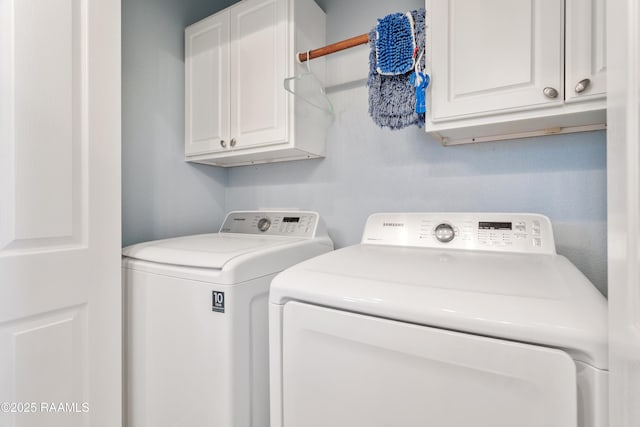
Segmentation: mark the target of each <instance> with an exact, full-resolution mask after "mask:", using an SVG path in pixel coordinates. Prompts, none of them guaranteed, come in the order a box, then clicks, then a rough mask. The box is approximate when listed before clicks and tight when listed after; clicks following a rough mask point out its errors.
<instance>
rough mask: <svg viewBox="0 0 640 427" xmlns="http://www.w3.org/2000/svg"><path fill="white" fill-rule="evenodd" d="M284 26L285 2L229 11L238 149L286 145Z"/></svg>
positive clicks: (255, 2) (255, 0) (252, 2)
mask: <svg viewBox="0 0 640 427" xmlns="http://www.w3.org/2000/svg"><path fill="white" fill-rule="evenodd" d="M288 23H289V17H288V0H245V1H242V2H240V3H238V4H237V5H236V6H234V7H233V8H232V9H231V40H232V47H231V138H233V145H234V146H235V147H236V148H245V147H250V146H256V145H268V144H273V143H281V142H286V141H287V139H288V110H287V109H288V105H287V94H286V92H285V90H284V87H283V81H284V78H285V77H287V73H288V67H287V63H288V60H289V54H290V52H289V50H290V49H289V44H288V42H287V39H288V37H287V33H288V32H287V28H288ZM291 54H292V53H291Z"/></svg>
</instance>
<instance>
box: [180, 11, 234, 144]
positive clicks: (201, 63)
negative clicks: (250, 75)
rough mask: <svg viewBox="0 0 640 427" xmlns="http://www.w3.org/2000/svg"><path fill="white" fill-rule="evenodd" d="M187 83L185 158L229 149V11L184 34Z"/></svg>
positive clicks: (193, 27) (187, 30) (208, 19)
mask: <svg viewBox="0 0 640 427" xmlns="http://www.w3.org/2000/svg"><path fill="white" fill-rule="evenodd" d="M185 83H186V87H185V93H186V100H185V131H186V135H185V153H186V155H187V156H189V155H194V154H204V153H212V152H217V151H223V150H225V149H228V148H229V147H230V143H229V11H228V10H226V11H223V12H220V13H218V14H216V15H213V16H210V17H208V18H206V19H204V20H202V21H200V22H197V23H195V24H193V25H191V26H190V27H187V29H186V30H185Z"/></svg>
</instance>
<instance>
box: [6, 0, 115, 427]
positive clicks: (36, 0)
mask: <svg viewBox="0 0 640 427" xmlns="http://www.w3.org/2000/svg"><path fill="white" fill-rule="evenodd" d="M119 252H120V2H113V1H108V0H0V426H2V427H5V426H21V427H22V426H47V427H56V426H60V427H70V426H92V427H97V426H105V427H107V426H109V427H112V426H117V425H120V422H121V284H120V256H119Z"/></svg>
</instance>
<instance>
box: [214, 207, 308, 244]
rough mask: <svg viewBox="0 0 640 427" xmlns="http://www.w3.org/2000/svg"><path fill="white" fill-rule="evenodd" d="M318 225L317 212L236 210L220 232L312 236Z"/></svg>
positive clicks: (225, 221) (230, 214)
mask: <svg viewBox="0 0 640 427" xmlns="http://www.w3.org/2000/svg"><path fill="white" fill-rule="evenodd" d="M318 225H319V215H318V213H317V212H303V211H290V212H281V211H242V212H240V211H236V212H230V213H229V214H227V217H226V218H225V220H224V223H223V224H222V227H220V233H232V234H252V235H256V234H258V235H264V236H290V237H306V238H312V237H315V236H316V235H317V232H318V231H319V230H318Z"/></svg>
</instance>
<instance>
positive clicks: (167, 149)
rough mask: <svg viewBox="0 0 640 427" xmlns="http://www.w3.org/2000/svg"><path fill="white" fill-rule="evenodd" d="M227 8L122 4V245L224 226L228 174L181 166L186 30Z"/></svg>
mask: <svg viewBox="0 0 640 427" xmlns="http://www.w3.org/2000/svg"><path fill="white" fill-rule="evenodd" d="M230 3H232V1H220V0H218V1H204V0H180V1H175V0H126V1H123V2H122V18H123V22H122V55H123V57H122V84H123V89H122V90H123V92H122V180H123V188H122V197H123V200H122V240H123V244H124V245H128V244H131V243H135V242H140V241H145V240H153V239H159V238H163V237H169V236H176V235H182V234H190V233H198V232H206V231H215V230H217V229H218V227H219V225H220V223H221V222H222V218H223V214H224V210H225V206H224V198H225V185H226V183H227V173H226V171H224V170H221V169H216V168H212V167H208V166H202V165H193V164H189V163H185V162H184V160H183V158H184V145H183V144H184V27H185V26H187V25H189V24H191V23H193V22H195V21H197V20H199V19H201V18H203V17H205V16H207V15H210V14H211V13H213V12H214V11H217V10H220V9H222V8H223V7H226V6H228V5H229V4H230Z"/></svg>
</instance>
